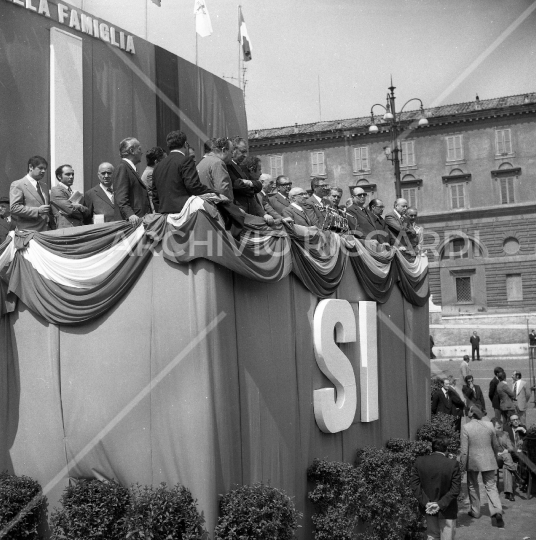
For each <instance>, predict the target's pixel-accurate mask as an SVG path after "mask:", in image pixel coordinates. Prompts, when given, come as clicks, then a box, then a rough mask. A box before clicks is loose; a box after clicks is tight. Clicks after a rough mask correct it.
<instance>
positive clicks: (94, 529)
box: [0, 473, 301, 540]
mask: <svg viewBox="0 0 536 540" xmlns="http://www.w3.org/2000/svg"><path fill="white" fill-rule="evenodd" d="M43 500H44V498H43V497H42V494H41V488H40V486H39V484H38V483H37V482H35V481H34V480H32V479H31V478H27V477H16V476H13V475H8V474H7V473H4V474H2V476H1V478H0V538H5V539H9V540H15V539H21V538H24V539H30V540H34V539H38V538H39V535H38V526H39V518H40V510H41V505H42V503H43ZM300 517H301V514H299V512H297V511H296V509H295V507H294V503H293V501H292V499H291V498H290V497H288V496H287V495H286V494H285V493H284V492H283V491H281V490H278V489H276V488H272V487H270V486H267V485H264V484H262V483H258V484H254V485H253V486H242V487H240V488H237V489H234V490H232V491H230V492H229V493H228V494H227V495H225V496H224V497H223V498H222V500H221V517H220V518H219V520H218V525H217V527H216V530H215V540H224V539H225V540H231V539H237V540H238V539H242V538H248V539H259V540H260V539H265V538H277V539H281V540H290V539H292V538H293V537H294V533H295V531H296V529H297V527H298V519H299V518H300ZM51 523H52V540H93V539H100V540H119V539H121V540H123V539H125V538H126V539H129V538H130V539H133V540H134V539H141V538H143V539H147V538H151V539H153V540H164V539H165V540H204V539H206V538H208V532H207V530H206V529H205V528H204V518H203V516H202V515H201V514H200V513H199V511H198V510H197V505H196V501H195V500H194V499H193V497H192V494H191V493H190V491H189V490H188V489H187V488H185V487H183V486H180V485H176V486H175V487H173V488H168V487H167V486H166V484H165V483H162V484H160V486H158V487H152V486H143V487H142V486H140V485H138V484H135V485H133V486H132V487H131V488H130V489H127V488H125V487H123V486H121V485H120V484H118V483H117V482H115V481H111V482H101V481H100V480H85V481H84V480H82V481H77V482H75V483H74V484H73V485H71V486H69V487H67V488H66V489H65V490H64V492H63V495H62V498H61V508H59V509H55V510H54V511H53V513H52V516H51Z"/></svg>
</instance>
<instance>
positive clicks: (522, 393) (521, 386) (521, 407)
mask: <svg viewBox="0 0 536 540" xmlns="http://www.w3.org/2000/svg"><path fill="white" fill-rule="evenodd" d="M514 376H515V379H514V387H513V394H514V405H515V408H516V415H517V416H518V417H519V420H520V421H521V423H522V424H526V423H527V407H528V405H529V401H530V394H531V390H530V388H529V385H528V384H527V381H524V380H523V379H522V378H521V371H514Z"/></svg>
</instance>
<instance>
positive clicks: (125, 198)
mask: <svg viewBox="0 0 536 540" xmlns="http://www.w3.org/2000/svg"><path fill="white" fill-rule="evenodd" d="M112 180H113V186H114V199H115V219H116V221H121V220H127V219H128V218H129V217H130V216H134V215H136V216H138V217H143V216H144V215H145V214H148V213H149V212H150V209H151V205H150V203H149V195H148V193H147V186H146V185H145V183H144V182H143V180H142V179H141V177H140V175H139V174H138V173H137V172H136V171H135V170H134V169H133V168H132V167H131V166H130V165H129V164H128V163H127V162H126V161H125V160H123V159H122V160H121V163H119V165H117V167H116V168H115V170H114V174H113V176H112Z"/></svg>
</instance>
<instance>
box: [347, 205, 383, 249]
mask: <svg viewBox="0 0 536 540" xmlns="http://www.w3.org/2000/svg"><path fill="white" fill-rule="evenodd" d="M346 213H347V214H348V215H350V216H351V218H352V220H351V230H350V232H351V233H352V234H353V235H354V236H357V237H358V238H361V239H362V240H372V239H376V227H375V225H374V220H373V217H372V215H371V214H370V212H369V211H368V210H367V209H366V208H364V209H363V210H362V209H361V208H360V207H359V206H358V205H357V204H352V205H351V206H349V207H348V209H347V210H346ZM383 242H385V240H383Z"/></svg>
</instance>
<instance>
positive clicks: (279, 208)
mask: <svg viewBox="0 0 536 540" xmlns="http://www.w3.org/2000/svg"><path fill="white" fill-rule="evenodd" d="M166 144H167V147H168V152H166V151H165V150H164V149H163V148H161V147H154V148H151V149H150V150H149V151H148V152H147V153H146V161H147V167H146V168H145V170H144V171H143V173H142V175H141V176H140V175H139V174H138V171H137V168H136V167H137V165H138V164H139V163H140V162H141V160H142V156H143V151H142V146H141V144H140V142H139V141H138V140H137V139H136V138H134V137H128V138H126V139H124V140H122V141H121V143H120V145H119V153H120V156H121V161H120V162H119V163H118V164H117V165H116V166H115V167H114V166H113V165H112V164H111V163H109V162H103V163H101V164H100V165H99V166H98V169H97V177H98V179H99V184H98V185H97V186H95V187H93V188H91V189H90V190H88V191H86V193H85V194H84V195H83V197H82V196H81V195H82V194H78V193H73V189H72V186H73V182H74V178H75V176H74V175H75V171H74V169H73V167H72V166H71V165H69V164H64V165H60V166H59V167H58V168H57V169H56V170H55V172H54V174H55V178H56V184H55V185H54V187H52V189H50V190H49V189H48V187H47V186H46V184H45V183H44V182H43V178H44V177H45V175H46V172H47V168H48V163H47V160H46V159H45V158H43V157H41V156H33V157H32V158H30V159H29V161H28V172H27V174H26V176H24V177H23V178H21V179H20V180H16V181H14V182H13V183H12V184H11V188H10V193H9V199H8V198H7V197H3V198H0V243H1V242H2V241H3V240H4V239H5V237H6V236H7V234H8V232H9V231H10V230H14V229H15V228H18V229H20V230H32V231H39V232H42V231H46V230H49V229H55V228H65V227H77V226H80V225H83V224H89V223H94V222H112V221H120V220H127V221H129V222H130V223H131V224H132V225H133V226H137V225H138V224H139V223H140V221H141V220H142V218H143V217H144V216H145V215H146V214H149V213H154V212H159V213H162V214H167V213H179V212H181V210H182V209H183V207H184V205H185V203H186V201H187V200H188V199H189V198H190V197H191V196H192V195H197V196H200V197H203V198H207V199H210V200H212V201H213V202H214V201H215V199H217V200H218V202H223V203H233V204H232V205H231V206H232V207H233V208H234V210H235V213H236V212H239V213H241V214H242V215H244V216H245V215H250V216H257V217H259V218H261V219H262V220H263V221H264V223H265V224H266V225H268V226H270V227H272V226H278V225H280V224H284V225H287V226H288V225H293V224H295V225H301V226H305V227H312V226H315V227H318V228H320V229H322V228H331V227H330V225H328V222H327V218H328V217H329V218H332V217H333V216H336V217H337V218H339V217H340V218H341V219H337V220H336V221H337V222H338V223H343V222H344V223H345V224H346V223H347V224H348V226H347V228H346V226H345V228H344V230H342V229H332V230H338V232H349V233H350V234H353V235H354V236H355V237H357V238H360V239H362V240H366V241H372V242H374V245H375V246H380V247H381V248H382V249H383V248H385V249H389V248H390V246H393V245H396V246H397V247H399V248H400V250H401V251H407V252H408V253H409V254H415V253H418V252H420V251H421V249H422V242H423V229H422V227H420V226H419V225H417V223H416V218H417V210H416V209H415V208H408V203H407V201H406V200H405V199H401V198H399V199H397V200H396V201H395V204H394V208H393V209H392V210H391V211H390V212H387V213H386V215H385V216H384V215H383V213H384V209H385V205H384V203H383V201H382V200H380V199H373V200H371V201H370V202H369V203H368V204H367V196H368V194H367V192H366V191H364V190H363V189H362V188H361V187H353V188H351V195H352V197H351V198H349V199H348V200H347V201H346V204H345V205H341V204H340V203H341V199H342V193H343V191H342V189H341V188H340V187H330V186H329V185H328V183H327V182H326V180H325V179H324V178H320V177H315V178H313V179H312V180H311V193H310V194H309V193H308V192H307V191H306V190H305V189H303V188H301V187H294V188H293V187H292V180H291V179H290V178H289V177H288V176H285V175H281V176H278V177H277V178H276V179H275V180H274V179H273V178H272V176H271V175H269V174H262V169H261V160H260V158H259V157H257V156H248V147H247V142H246V140H245V139H243V138H241V137H235V138H234V139H228V138H226V137H220V138H213V139H210V140H208V141H206V142H205V144H204V155H203V158H202V159H201V160H200V162H199V163H198V164H196V160H195V152H194V151H193V149H192V148H191V147H190V146H189V145H188V142H187V140H186V135H185V134H184V133H182V132H181V131H172V132H171V133H169V134H168V136H167V139H166ZM96 216H97V217H96ZM330 223H332V221H331V220H330Z"/></svg>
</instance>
